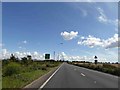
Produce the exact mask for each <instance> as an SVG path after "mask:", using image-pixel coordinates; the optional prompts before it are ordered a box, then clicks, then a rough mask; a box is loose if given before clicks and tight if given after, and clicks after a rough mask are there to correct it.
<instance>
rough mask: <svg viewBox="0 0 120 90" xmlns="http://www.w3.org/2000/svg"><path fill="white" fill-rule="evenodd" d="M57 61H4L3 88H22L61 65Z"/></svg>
mask: <svg viewBox="0 0 120 90" xmlns="http://www.w3.org/2000/svg"><path fill="white" fill-rule="evenodd" d="M60 64H61V62H57V61H52V62H51V61H33V60H31V61H30V60H27V62H23V61H10V60H4V61H3V66H2V69H3V71H2V72H3V76H2V88H22V87H24V86H26V85H27V84H29V83H31V82H32V81H34V80H35V79H37V78H39V77H40V76H42V75H44V74H46V73H48V72H49V71H50V70H52V69H53V68H55V67H57V66H59V65H60Z"/></svg>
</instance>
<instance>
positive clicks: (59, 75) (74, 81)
mask: <svg viewBox="0 0 120 90" xmlns="http://www.w3.org/2000/svg"><path fill="white" fill-rule="evenodd" d="M41 88H118V77H117V76H114V75H110V74H106V73H102V72H99V71H94V70H90V69H86V68H82V67H78V66H74V65H70V64H67V63H63V64H62V65H61V66H60V68H59V69H58V70H57V71H56V72H55V73H54V74H53V75H52V76H51V77H50V78H49V79H48V80H47V81H46V82H45V83H44V84H43V85H42V86H41Z"/></svg>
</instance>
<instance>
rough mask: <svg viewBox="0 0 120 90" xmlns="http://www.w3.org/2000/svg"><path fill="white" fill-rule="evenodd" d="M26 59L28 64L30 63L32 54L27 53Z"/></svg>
mask: <svg viewBox="0 0 120 90" xmlns="http://www.w3.org/2000/svg"><path fill="white" fill-rule="evenodd" d="M27 60H28V64H30V63H32V62H33V60H32V56H31V55H27Z"/></svg>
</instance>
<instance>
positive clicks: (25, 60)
mask: <svg viewBox="0 0 120 90" xmlns="http://www.w3.org/2000/svg"><path fill="white" fill-rule="evenodd" d="M21 59H22V60H21V62H22V64H25V65H28V60H27V58H26V57H23V58H21Z"/></svg>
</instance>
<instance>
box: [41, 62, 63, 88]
mask: <svg viewBox="0 0 120 90" xmlns="http://www.w3.org/2000/svg"><path fill="white" fill-rule="evenodd" d="M62 65H63V64H62ZM62 65H61V66H62ZM61 66H60V67H59V68H58V69H57V70H56V71H55V72H54V73H53V74H52V75H51V76H50V77H49V78H48V79H47V80H46V81H45V82H44V83H43V85H41V87H40V89H41V88H43V87H44V86H45V85H46V84H47V83H48V82H49V81H50V79H51V78H52V77H53V76H54V75H55V74H56V73H57V71H58V70H59V69H60V68H61Z"/></svg>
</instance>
